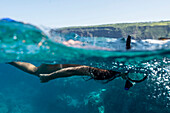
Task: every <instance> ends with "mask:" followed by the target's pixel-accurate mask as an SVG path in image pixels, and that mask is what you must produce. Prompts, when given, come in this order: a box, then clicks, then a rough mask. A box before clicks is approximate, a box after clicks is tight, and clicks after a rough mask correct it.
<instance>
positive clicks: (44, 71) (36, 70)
mask: <svg viewBox="0 0 170 113" xmlns="http://www.w3.org/2000/svg"><path fill="white" fill-rule="evenodd" d="M130 42H131V37H130V36H128V38H127V41H126V49H130ZM8 64H11V65H13V66H15V67H17V68H19V69H21V70H23V71H25V72H27V73H29V74H33V75H35V76H37V77H39V78H40V80H41V83H44V82H48V81H50V80H53V79H56V78H62V77H71V76H74V75H79V76H89V77H91V79H94V80H107V81H106V83H107V82H109V81H111V80H113V79H115V78H117V77H122V78H123V79H125V80H126V84H125V89H126V90H128V89H129V88H130V87H132V86H133V83H139V82H142V81H144V80H145V79H146V78H147V76H145V77H144V78H143V79H141V80H132V79H131V78H129V77H128V72H118V71H112V70H105V69H99V68H95V67H90V66H85V65H77V64H54V65H51V64H41V65H40V66H39V67H36V66H35V65H33V64H31V63H27V62H9V63H8Z"/></svg>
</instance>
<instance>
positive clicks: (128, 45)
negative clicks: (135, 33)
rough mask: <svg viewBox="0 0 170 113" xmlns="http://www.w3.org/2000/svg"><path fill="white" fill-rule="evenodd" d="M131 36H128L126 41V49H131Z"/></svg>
mask: <svg viewBox="0 0 170 113" xmlns="http://www.w3.org/2000/svg"><path fill="white" fill-rule="evenodd" d="M130 43H131V36H130V35H128V38H127V40H126V49H130V48H131V44H130Z"/></svg>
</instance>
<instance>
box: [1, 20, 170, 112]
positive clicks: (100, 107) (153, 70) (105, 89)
mask: <svg viewBox="0 0 170 113" xmlns="http://www.w3.org/2000/svg"><path fill="white" fill-rule="evenodd" d="M131 44H132V48H131V49H130V50H126V49H125V48H126V47H125V45H126V39H124V38H121V37H120V38H118V39H115V38H106V37H98V38H96V37H80V36H78V35H77V34H74V33H70V34H59V33H55V32H54V30H52V29H49V28H45V27H41V26H39V27H36V26H33V25H31V24H26V23H23V22H17V21H7V20H1V21H0V77H1V79H0V86H1V88H0V113H143V112H145V113H169V112H170V40H164V41H161V40H149V39H148V40H132V43H131ZM11 61H24V62H30V63H33V64H34V65H36V66H39V65H40V64H42V63H46V64H81V65H88V66H93V67H97V68H102V69H110V70H114V71H121V72H124V71H127V70H128V71H129V72H130V73H129V76H130V77H131V78H135V79H140V78H142V77H144V76H146V75H148V78H147V80H145V81H144V82H141V83H138V84H136V85H135V86H133V87H132V88H131V89H129V90H128V91H126V90H124V85H125V81H124V80H122V79H121V78H116V79H115V80H113V81H111V82H109V83H107V84H103V83H102V81H95V80H89V81H86V80H85V79H88V77H87V78H83V77H80V76H74V77H69V78H59V79H55V80H52V81H50V82H48V83H40V80H39V78H38V77H34V76H33V75H30V74H27V73H25V72H23V71H21V70H19V69H17V68H15V67H13V66H11V65H9V64H6V63H7V62H11Z"/></svg>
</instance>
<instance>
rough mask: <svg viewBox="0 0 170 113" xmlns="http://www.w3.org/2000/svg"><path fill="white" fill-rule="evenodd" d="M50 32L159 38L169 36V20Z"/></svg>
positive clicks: (93, 35) (62, 29) (71, 28)
mask: <svg viewBox="0 0 170 113" xmlns="http://www.w3.org/2000/svg"><path fill="white" fill-rule="evenodd" d="M51 32H55V33H77V34H78V35H80V36H84V37H110V38H120V37H127V35H131V36H132V37H134V38H135V39H159V38H160V37H164V38H168V37H170V21H160V22H141V23H120V24H107V25H97V26H80V27H66V28H60V29H53V30H51Z"/></svg>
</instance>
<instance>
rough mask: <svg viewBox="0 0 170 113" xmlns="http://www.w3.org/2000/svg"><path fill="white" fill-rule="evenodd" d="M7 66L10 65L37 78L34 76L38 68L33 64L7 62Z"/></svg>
mask: <svg viewBox="0 0 170 113" xmlns="http://www.w3.org/2000/svg"><path fill="white" fill-rule="evenodd" d="M8 64H11V65H13V66H15V67H17V68H19V69H21V70H22V71H24V72H27V73H29V74H33V75H36V76H38V75H37V74H36V72H37V70H38V68H37V67H36V66H35V65H33V64H30V63H26V62H9V63H8Z"/></svg>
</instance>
